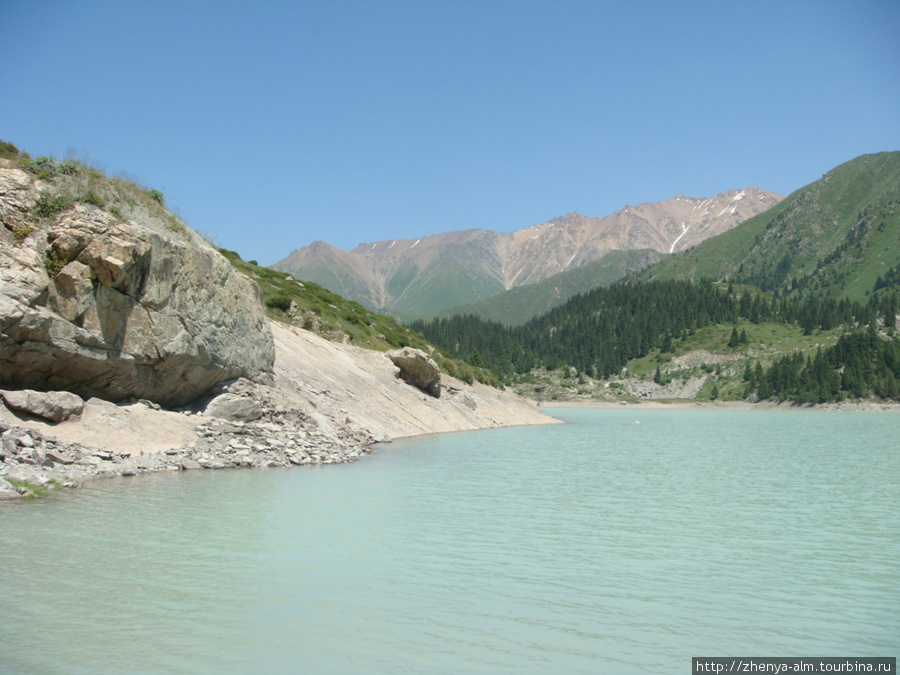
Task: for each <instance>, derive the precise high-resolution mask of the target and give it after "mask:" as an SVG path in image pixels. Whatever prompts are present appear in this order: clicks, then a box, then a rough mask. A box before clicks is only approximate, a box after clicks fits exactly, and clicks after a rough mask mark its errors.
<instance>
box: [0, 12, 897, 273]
mask: <svg viewBox="0 0 900 675" xmlns="http://www.w3.org/2000/svg"><path fill="white" fill-rule="evenodd" d="M0 92H2V104H0V139H3V140H6V141H10V142H12V143H15V144H16V145H17V146H18V147H19V148H20V149H23V150H27V151H28V152H30V153H31V155H32V156H37V155H41V154H45V155H53V156H55V157H57V158H61V157H62V156H64V155H67V154H74V155H75V156H76V157H80V158H82V159H88V160H90V161H91V162H92V163H94V164H95V165H96V166H98V167H100V168H102V169H104V170H105V171H107V172H108V173H110V174H126V175H128V176H130V177H131V178H132V179H134V180H136V181H137V182H139V183H141V184H142V185H144V186H147V187H152V188H158V189H161V190H162V191H163V192H164V193H165V195H166V197H167V200H168V201H167V203H168V204H169V205H170V206H171V207H173V209H174V210H175V211H176V212H177V213H178V214H179V215H181V216H182V217H183V218H184V219H185V221H186V222H187V223H188V225H190V226H191V227H193V228H194V229H195V230H198V231H200V232H202V233H205V234H208V235H211V236H212V237H214V239H215V241H216V242H217V243H218V244H219V245H220V246H224V247H225V248H230V249H234V250H237V251H238V252H240V253H241V255H242V257H243V258H244V259H257V260H259V262H260V263H263V264H271V263H273V262H275V261H277V260H280V259H281V258H283V257H285V256H286V255H287V254H288V253H290V252H291V251H292V250H293V249H295V248H299V247H302V246H305V245H307V244H309V243H311V242H313V241H315V240H319V239H321V240H324V241H327V242H329V243H331V244H333V245H335V246H338V247H340V248H344V249H350V248H353V247H354V246H356V245H357V244H360V243H363V242H372V241H379V240H384V239H394V238H414V237H418V236H422V235H427V234H433V233H436V232H445V231H449V230H459V229H468V228H483V229H488V230H495V231H501V232H509V231H512V230H516V229H520V228H523V227H527V226H529V225H533V224H535V223H540V222H544V221H546V220H549V219H551V218H554V217H556V216H560V215H564V214H566V213H568V212H570V211H578V212H579V213H582V214H585V215H589V216H604V215H607V214H610V213H612V212H613V211H615V210H617V209H619V208H621V207H622V206H624V205H625V204H638V203H641V202H645V201H658V200H662V199H668V198H669V197H672V196H673V195H675V194H678V193H680V194H685V195H688V196H691V197H707V196H711V195H714V194H717V193H719V192H722V191H724V190H729V189H737V188H744V187H748V186H757V187H760V188H762V189H765V190H771V191H775V192H780V193H782V194H787V193H790V192H791V191H793V190H795V189H797V188H799V187H802V186H803V185H805V184H807V183H809V182H811V181H813V180H816V179H818V178H819V177H821V175H822V174H823V173H825V172H826V171H828V170H830V169H832V168H833V167H835V166H837V165H838V164H841V163H843V162H845V161H847V160H850V159H852V158H853V157H856V156H858V155H860V154H863V153H870V152H879V151H883V150H900V2H898V1H897V0H848V1H846V2H843V1H829V0H811V1H807V0H779V1H777V2H736V1H731V0H717V1H715V2H701V1H691V0H683V1H678V2H676V1H674V0H673V1H671V2H668V1H662V0H660V1H657V2H648V1H640V0H638V1H634V2H632V1H625V0H615V1H610V2H607V1H603V0H592V1H585V2H577V1H566V0H547V1H544V2H535V1H531V0H515V1H511V2H507V1H505V0H477V1H468V0H446V1H445V0H413V1H408V2H406V1H393V0H367V1H362V2H356V1H345V0H322V1H319V0H315V1H313V0H310V1H306V2H265V1H260V2H250V1H249V0H247V1H245V2H228V1H224V0H222V1H217V2H195V1H191V0H179V1H177V2H150V1H136V0H135V1H130V0H117V1H111V2H94V1H87V0H86V1H81V2H79V1H77V0H69V1H66V2H60V1H54V0H2V1H0Z"/></svg>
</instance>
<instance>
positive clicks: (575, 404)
mask: <svg viewBox="0 0 900 675" xmlns="http://www.w3.org/2000/svg"><path fill="white" fill-rule="evenodd" d="M541 408H622V409H626V408H639V409H644V410H653V409H656V410H688V409H705V410H806V411H810V412H815V411H831V412H894V413H900V403H898V402H896V401H871V400H870V401H842V402H841V403H813V404H796V403H790V402H784V403H775V402H772V401H763V402H760V403H750V402H748V401H694V400H692V399H676V400H672V399H667V400H649V401H634V402H630V401H624V402H623V401H550V402H547V401H545V402H544V403H543V404H541Z"/></svg>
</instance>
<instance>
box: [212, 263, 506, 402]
mask: <svg viewBox="0 0 900 675" xmlns="http://www.w3.org/2000/svg"><path fill="white" fill-rule="evenodd" d="M219 251H220V252H221V253H222V255H224V256H225V257H226V258H227V259H228V260H229V261H230V262H231V264H232V265H233V266H234V267H235V269H237V270H238V271H240V272H243V273H244V274H246V275H247V276H248V277H250V278H251V279H253V280H254V281H255V282H256V283H257V284H258V285H259V287H260V290H261V291H262V294H263V300H264V302H265V303H266V307H267V309H268V312H269V316H270V317H271V318H272V319H274V320H276V321H281V322H283V323H289V324H293V325H297V326H299V327H301V328H304V329H306V330H309V331H312V332H315V333H316V334H318V335H321V336H323V337H326V338H328V339H343V336H345V335H346V336H347V339H348V340H349V341H350V343H351V344H353V345H356V346H358V347H363V348H365V349H372V350H375V351H387V350H390V349H398V348H401V347H407V346H408V347H414V348H416V349H421V350H422V351H424V352H426V353H431V352H432V351H433V353H432V356H433V358H434V359H435V361H436V362H437V364H438V366H439V367H440V369H441V372H444V373H446V374H448V375H450V376H453V377H458V378H459V379H461V380H463V381H464V382H468V383H469V384H471V383H472V382H474V381H475V380H478V381H479V382H483V383H485V384H489V385H491V386H495V387H502V384H501V383H500V382H499V380H498V379H497V377H496V376H495V375H493V374H492V373H490V372H489V371H487V370H485V369H483V368H477V367H474V366H472V365H470V364H467V363H465V362H463V361H460V360H459V359H455V358H453V357H452V356H450V355H449V354H447V353H446V352H444V351H443V350H440V349H437V348H435V347H433V346H432V345H431V344H429V343H428V341H427V340H425V338H424V337H422V335H421V334H420V333H416V332H415V331H413V330H410V329H409V328H406V327H405V326H403V325H401V324H399V323H398V322H396V321H395V320H394V319H391V318H389V317H386V316H382V315H380V314H376V313H375V312H371V311H369V310H367V309H366V308H364V307H363V306H362V305H360V304H359V303H357V302H354V301H352V300H346V299H344V298H342V297H341V296H339V295H337V294H335V293H332V292H331V291H329V290H327V289H325V288H322V287H321V286H319V285H318V284H315V283H312V282H310V281H298V280H297V279H295V278H294V277H292V276H291V275H290V274H285V273H284V272H277V271H275V270H272V269H269V268H268V267H260V266H259V265H257V264H256V263H255V262H252V261H251V262H246V261H244V260H242V259H241V257H240V255H239V254H238V253H236V252H235V251H229V250H227V249H219Z"/></svg>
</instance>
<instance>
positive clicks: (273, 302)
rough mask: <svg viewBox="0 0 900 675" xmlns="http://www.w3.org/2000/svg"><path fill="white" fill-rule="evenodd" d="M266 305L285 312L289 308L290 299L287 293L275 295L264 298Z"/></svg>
mask: <svg viewBox="0 0 900 675" xmlns="http://www.w3.org/2000/svg"><path fill="white" fill-rule="evenodd" d="M266 307H268V308H269V309H277V310H280V311H282V312H286V311H288V310H289V309H290V308H291V299H290V297H288V296H287V295H275V296H272V297H271V298H269V299H268V300H266Z"/></svg>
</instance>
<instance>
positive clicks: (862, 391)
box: [744, 330, 900, 403]
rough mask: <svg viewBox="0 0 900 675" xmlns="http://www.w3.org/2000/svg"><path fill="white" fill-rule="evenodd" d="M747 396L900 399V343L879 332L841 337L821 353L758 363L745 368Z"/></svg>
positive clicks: (801, 399) (819, 399)
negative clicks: (770, 363) (763, 363)
mask: <svg viewBox="0 0 900 675" xmlns="http://www.w3.org/2000/svg"><path fill="white" fill-rule="evenodd" d="M744 381H745V382H746V383H747V384H746V387H745V390H744V394H745V395H747V396H749V395H750V394H752V393H756V395H757V396H758V397H759V398H760V399H777V400H779V401H797V402H798V403H828V402H833V401H842V400H844V399H845V398H868V397H871V396H879V397H881V398H893V399H897V398H900V343H898V342H897V341H896V340H884V339H882V338H880V337H879V336H878V335H877V333H876V332H875V331H874V330H867V331H857V332H855V333H847V334H846V335H843V336H841V338H840V339H839V340H838V343H837V344H836V345H835V346H833V347H829V348H828V349H826V350H824V351H823V350H819V351H817V352H816V355H815V357H812V356H807V357H806V358H804V357H803V355H802V354H800V353H799V352H798V353H796V354H793V355H789V356H783V357H782V358H781V359H779V360H777V361H775V362H774V363H773V364H772V365H771V366H770V367H769V368H768V369H764V368H763V367H762V365H761V364H759V363H757V364H756V368H755V369H751V368H750V366H749V365H748V366H747V368H746V369H745V371H744Z"/></svg>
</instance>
